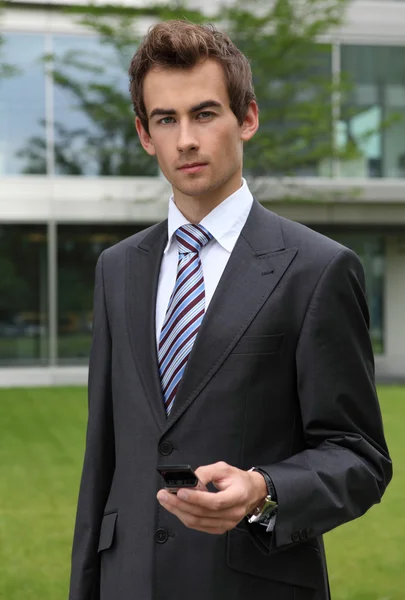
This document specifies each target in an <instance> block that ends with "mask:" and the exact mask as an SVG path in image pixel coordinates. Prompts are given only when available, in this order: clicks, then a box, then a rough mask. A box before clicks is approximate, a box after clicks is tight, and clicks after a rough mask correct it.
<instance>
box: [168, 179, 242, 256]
mask: <svg viewBox="0 0 405 600" xmlns="http://www.w3.org/2000/svg"><path fill="white" fill-rule="evenodd" d="M252 204H253V196H252V194H251V192H250V190H249V187H248V185H247V183H246V181H245V179H242V186H241V187H240V188H239V189H238V190H237V191H236V192H234V193H233V194H232V195H231V196H228V198H226V199H225V200H224V201H223V202H221V204H219V205H218V206H217V207H215V208H214V210H212V211H211V212H210V213H208V215H207V216H206V217H204V219H203V220H202V221H201V223H200V224H201V225H203V226H204V227H205V228H206V229H207V230H208V231H209V232H210V233H211V235H212V236H213V237H214V238H215V239H216V241H217V242H218V243H219V244H221V246H222V247H223V248H224V249H225V250H227V251H228V252H229V253H231V252H232V250H233V249H234V247H235V244H236V242H237V239H238V237H239V235H240V232H241V231H242V228H243V226H244V224H245V223H246V219H247V218H248V215H249V212H250V209H251V208H252ZM188 223H189V221H188V220H187V219H186V217H185V216H184V215H183V213H182V212H180V210H179V209H178V208H177V206H176V204H175V203H174V199H173V196H171V198H170V201H169V214H168V242H167V245H166V248H165V254H166V253H167V252H168V251H169V248H170V246H171V244H172V242H173V236H174V234H175V232H176V230H177V229H178V228H179V227H182V226H183V225H186V224H188Z"/></svg>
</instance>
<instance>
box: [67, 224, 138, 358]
mask: <svg viewBox="0 0 405 600" xmlns="http://www.w3.org/2000/svg"><path fill="white" fill-rule="evenodd" d="M141 229H143V227H140V226H136V225H91V226H90V225H60V226H59V227H58V304H59V306H58V311H59V327H58V358H59V363H62V364H68V363H72V364H78V363H80V362H83V364H87V362H88V356H89V350H90V344H91V331H92V319H93V314H92V309H93V289H94V272H95V266H96V262H97V259H98V257H99V255H100V254H101V252H102V251H103V250H105V249H106V248H108V247H110V246H112V245H114V244H116V243H117V242H119V241H120V240H122V239H124V238H126V237H129V236H130V235H133V234H134V233H136V232H137V231H140V230H141Z"/></svg>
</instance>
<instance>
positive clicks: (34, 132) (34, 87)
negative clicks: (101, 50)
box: [0, 33, 46, 176]
mask: <svg viewBox="0 0 405 600" xmlns="http://www.w3.org/2000/svg"><path fill="white" fill-rule="evenodd" d="M3 38H4V46H3V48H2V50H3V53H2V54H3V56H2V60H3V61H4V62H5V63H7V64H10V65H12V66H13V67H14V74H13V75H12V76H11V77H8V78H2V79H1V80H0V176H1V175H17V174H21V173H39V174H42V173H46V153H45V147H46V144H45V68H44V65H43V63H42V62H41V57H42V55H43V54H44V51H45V37H44V36H43V35H34V34H22V33H9V34H5V35H3Z"/></svg>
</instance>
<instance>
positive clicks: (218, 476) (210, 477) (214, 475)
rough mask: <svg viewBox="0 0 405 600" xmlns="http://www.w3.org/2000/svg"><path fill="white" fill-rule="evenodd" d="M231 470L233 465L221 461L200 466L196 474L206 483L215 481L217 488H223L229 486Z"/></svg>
mask: <svg viewBox="0 0 405 600" xmlns="http://www.w3.org/2000/svg"><path fill="white" fill-rule="evenodd" d="M231 472H232V467H231V465H228V464H227V463H226V462H224V461H220V462H217V463H214V464H212V465H205V466H203V467H198V469H196V471H195V474H196V475H197V477H198V479H199V480H200V481H201V483H203V484H204V485H207V483H213V484H214V485H215V487H216V488H217V489H219V490H221V489H225V488H226V487H227V485H226V480H227V479H228V478H229V476H230V475H231Z"/></svg>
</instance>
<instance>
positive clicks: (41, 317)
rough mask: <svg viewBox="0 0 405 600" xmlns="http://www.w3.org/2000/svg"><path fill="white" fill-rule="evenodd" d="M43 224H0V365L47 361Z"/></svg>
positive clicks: (46, 302)
mask: <svg viewBox="0 0 405 600" xmlns="http://www.w3.org/2000/svg"><path fill="white" fill-rule="evenodd" d="M46 258H47V253H46V227H45V225H0V273H1V277H0V365H1V366H6V365H31V364H47V362H48V297H47V289H48V287H47V261H46Z"/></svg>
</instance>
